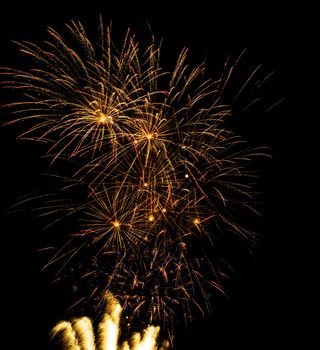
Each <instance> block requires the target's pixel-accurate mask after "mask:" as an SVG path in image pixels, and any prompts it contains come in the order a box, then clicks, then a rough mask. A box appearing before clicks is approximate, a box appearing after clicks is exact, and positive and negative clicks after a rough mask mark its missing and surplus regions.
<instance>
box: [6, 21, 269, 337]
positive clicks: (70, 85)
mask: <svg viewBox="0 0 320 350" xmlns="http://www.w3.org/2000/svg"><path fill="white" fill-rule="evenodd" d="M67 29H68V33H69V36H70V38H69V39H66V38H65V37H63V36H61V35H60V34H59V33H58V32H57V31H55V30H54V29H52V28H49V30H48V32H49V36H50V39H49V40H48V41H47V42H45V43H44V44H43V45H41V46H38V45H35V44H33V43H30V42H23V43H19V44H18V46H19V48H20V51H21V52H23V53H24V54H26V55H27V56H28V57H29V58H31V68H30V69H29V70H16V69H10V68H5V69H2V71H1V74H2V75H3V76H5V79H4V80H5V81H4V82H2V85H3V86H4V87H6V88H10V89H13V90H16V91H17V92H18V93H20V97H19V101H18V102H15V103H12V104H10V105H8V106H7V107H9V108H11V111H12V114H11V115H12V119H11V120H10V121H9V122H8V123H7V124H12V123H17V122H19V123H20V122H25V124H24V125H26V128H25V131H24V132H23V133H22V134H21V135H20V138H26V139H31V140H35V141H38V142H42V143H44V144H45V145H47V146H48V147H47V149H48V152H47V156H49V157H51V160H52V163H53V164H54V162H55V161H56V160H57V159H66V160H70V161H71V162H72V168H73V169H74V171H73V179H74V181H76V182H77V183H81V184H82V185H84V186H85V187H86V188H87V192H86V198H85V200H84V204H82V205H81V206H79V207H78V208H74V206H72V209H71V210H70V208H66V210H67V209H68V210H69V212H68V215H69V214H70V212H71V213H73V214H75V215H76V216H77V217H78V218H79V227H78V228H77V229H76V231H75V232H73V235H72V237H73V238H72V241H71V243H70V242H69V244H68V246H66V247H63V248H61V249H60V250H58V252H57V253H56V254H55V255H54V257H53V258H52V259H51V260H50V262H49V264H51V263H53V262H56V261H59V260H62V261H63V267H65V266H66V265H68V264H72V262H74V265H76V264H77V261H78V260H79V259H80V260H81V259H84V260H85V263H84V264H83V265H82V266H85V267H84V268H83V269H80V268H78V270H79V274H80V276H79V280H80V281H88V283H89V284H92V285H93V286H94V287H93V290H94V291H93V292H90V295H93V294H95V293H96V294H97V293H98V292H97V291H100V293H101V292H103V293H105V291H106V290H110V291H112V292H113V293H114V295H115V296H116V297H117V298H118V299H119V300H120V301H121V303H122V304H123V306H124V309H125V310H128V314H129V315H130V318H131V319H137V318H144V320H146V321H145V322H146V323H147V324H149V323H160V322H162V324H163V328H164V329H166V328H168V329H169V330H171V329H172V324H173V323H174V322H173V320H174V319H175V317H176V316H178V317H180V318H181V316H182V318H183V319H184V320H185V321H188V320H190V319H191V318H192V315H193V314H194V313H195V310H197V311H198V312H200V313H201V314H205V313H206V312H207V311H209V310H210V296H209V294H211V293H212V290H213V289H215V290H219V291H222V282H223V279H224V276H225V272H224V271H223V270H222V268H221V266H220V264H219V262H218V260H219V259H216V258H213V251H214V246H215V242H216V237H217V235H218V234H220V233H219V232H227V231H228V232H232V233H233V234H235V235H237V236H238V237H239V238H241V239H243V240H245V241H251V240H252V239H253V233H252V232H251V231H250V230H249V229H247V228H246V227H244V226H243V225H242V222H241V220H240V217H241V215H242V214H243V213H244V212H247V211H251V212H256V210H255V208H254V206H253V198H254V190H253V186H252V183H253V180H254V173H253V172H252V171H251V168H250V164H251V162H252V160H253V159H254V158H255V157H257V156H261V155H264V153H265V152H264V150H263V149H252V148H250V147H248V146H247V144H246V142H245V141H244V140H243V139H242V138H241V137H240V136H239V135H237V134H236V133H234V132H233V131H232V130H231V129H229V128H227V126H226V125H227V124H226V120H227V119H228V118H230V117H231V116H232V114H233V108H232V103H231V104H230V103H227V99H226V98H225V91H226V88H227V87H228V84H229V81H230V79H231V77H232V74H233V71H234V69H235V66H236V63H237V62H235V64H234V65H232V64H230V63H228V64H226V66H225V69H224V71H223V74H222V75H221V77H220V78H219V79H217V80H210V79H205V78H204V76H205V65H204V64H201V65H199V66H196V67H195V68H190V67H189V65H188V64H187V57H188V54H187V49H183V50H182V52H181V54H180V55H179V57H178V59H177V62H176V64H175V66H174V68H173V69H172V70H164V69H163V68H161V65H160V46H159V45H157V44H156V42H155V41H154V40H152V42H151V44H150V45H149V46H148V47H147V48H145V49H141V48H140V45H139V44H138V42H137V40H136V39H135V36H134V35H132V34H131V33H130V31H128V32H127V34H126V36H125V38H124V41H123V43H122V45H121V46H119V47H117V46H116V45H115V44H114V43H113V42H112V40H111V28H110V27H108V28H107V29H106V30H105V29H104V26H103V24H102V22H101V23H100V30H99V40H98V41H96V42H91V41H90V40H89V39H88V37H87V35H86V33H85V30H84V28H83V27H82V25H81V24H80V23H76V22H71V24H70V25H67ZM258 70H259V69H255V70H254V71H253V72H252V73H251V74H250V75H249V78H248V79H247V80H245V81H244V83H243V85H242V87H241V89H240V91H239V92H238V93H237V94H236V96H235V98H234V99H233V102H235V101H237V100H238V99H239V98H240V96H241V94H242V93H243V92H244V91H245V90H246V89H248V86H250V84H252V86H253V87H252V91H251V93H252V94H254V91H255V90H257V89H258V88H259V87H260V86H261V85H262V84H263V82H264V79H262V80H258V79H257V81H255V80H254V79H255V77H256V75H257V72H258ZM253 81H255V84H253V83H252V82H253ZM256 101H257V99H254V98H252V100H250V101H249V102H248V104H247V105H246V106H245V108H248V107H250V106H252V105H253V104H254V103H255V102H256ZM70 245H73V247H74V248H72V249H70V251H68V247H70ZM84 256H89V259H87V258H84ZM208 291H209V292H208Z"/></svg>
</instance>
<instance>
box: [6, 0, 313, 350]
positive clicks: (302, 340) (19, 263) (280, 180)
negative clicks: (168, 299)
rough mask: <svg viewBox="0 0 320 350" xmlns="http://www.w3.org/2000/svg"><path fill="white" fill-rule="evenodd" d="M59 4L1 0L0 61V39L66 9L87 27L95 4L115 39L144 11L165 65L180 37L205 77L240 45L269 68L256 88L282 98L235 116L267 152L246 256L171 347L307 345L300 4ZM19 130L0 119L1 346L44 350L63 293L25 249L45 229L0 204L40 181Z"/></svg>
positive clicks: (22, 36)
mask: <svg viewBox="0 0 320 350" xmlns="http://www.w3.org/2000/svg"><path fill="white" fill-rule="evenodd" d="M65 3H68V5H67V6H66V4H63V3H58V2H43V3H42V4H41V5H37V6H36V5H34V4H33V3H32V2H31V3H30V2H25V3H24V4H23V5H19V4H16V3H12V4H10V2H8V3H7V4H6V5H5V7H2V8H1V10H0V16H1V19H0V40H1V45H0V48H1V55H0V65H1V66H16V65H17V64H21V63H19V62H22V61H19V59H18V57H17V54H16V50H15V47H14V45H13V44H12V43H11V42H10V40H18V41H19V40H30V41H33V42H39V41H41V40H43V39H45V38H46V27H47V26H52V27H54V28H56V29H58V30H59V29H63V24H64V23H65V22H68V21H69V20H71V19H79V20H80V21H81V22H82V23H83V24H84V25H85V26H86V28H88V29H89V32H92V33H94V32H95V29H96V25H97V21H98V17H99V14H100V13H101V14H102V15H103V18H104V20H105V23H108V22H109V20H111V19H112V20H113V24H114V33H115V35H116V36H117V33H119V36H120V37H121V35H123V33H124V32H125V30H126V28H127V27H128V26H130V27H131V28H132V29H133V31H135V32H138V34H139V35H140V36H139V38H143V35H144V34H143V33H148V27H147V25H146V23H147V21H148V23H149V24H150V25H151V28H152V29H153V32H154V34H155V36H156V37H157V38H163V39H164V44H163V47H164V53H163V59H164V61H165V62H171V63H173V62H174V60H175V59H176V57H177V55H178V53H179V51H180V50H181V49H182V48H183V47H184V46H188V47H189V48H190V58H191V59H190V61H191V63H192V64H199V63H200V62H201V60H202V59H203V58H205V59H206V61H207V64H208V76H210V75H212V76H215V77H216V76H217V73H216V72H219V69H220V70H221V67H222V64H223V62H224V60H225V58H226V57H227V55H228V54H231V55H235V56H236V55H238V54H239V53H240V52H241V51H242V50H243V49H244V48H247V49H248V53H247V55H246V58H245V62H247V63H248V66H249V67H250V66H251V67H252V66H255V65H258V64H260V63H262V64H263V66H264V68H265V71H266V72H272V71H275V74H274V77H273V78H272V80H271V81H270V83H269V85H268V88H267V89H266V103H269V102H270V103H271V102H272V101H273V102H274V101H276V100H280V99H284V102H283V103H281V104H280V105H279V106H278V107H277V108H276V109H274V110H273V111H272V112H271V113H269V114H267V115H262V116H261V115H260V116H257V117H256V118H253V116H251V117H250V118H247V119H244V121H243V124H241V123H240V124H241V125H240V129H241V130H242V131H243V133H244V134H245V136H246V137H247V139H249V141H250V142H252V144H254V145H260V146H268V147H270V149H271V154H272V156H273V159H272V160H268V161H265V162H263V164H261V169H260V170H261V190H262V191H263V192H264V193H265V196H264V202H265V203H266V204H265V205H264V206H263V208H262V212H263V218H262V222H260V223H259V228H260V233H261V235H262V236H263V240H262V242H261V243H260V248H259V249H258V250H257V251H256V252H255V256H254V257H249V256H248V257H246V258H245V261H244V262H243V264H241V265H242V266H239V268H237V266H234V268H235V270H236V271H237V276H236V277H235V278H234V280H233V281H232V282H230V285H228V290H227V293H228V297H227V298H223V297H221V298H218V299H217V300H216V302H215V303H214V304H213V308H214V312H213V314H212V315H211V316H210V317H207V319H205V320H195V321H194V322H193V323H192V324H190V325H189V327H188V329H187V330H185V329H184V327H182V326H178V328H177V332H176V338H177V346H176V350H182V349H184V350H188V349H195V348H196V349H204V348H206V349H215V350H222V349H234V348H241V349H247V350H249V349H262V348H268V349H275V348H282V349H288V348H291V347H292V345H295V344H304V345H303V346H301V347H300V348H301V349H309V348H310V347H309V346H308V345H307V343H308V341H309V340H310V337H309V335H308V332H309V331H305V329H307V325H306V319H305V317H304V315H306V310H308V307H307V306H306V295H307V293H306V292H305V290H306V289H307V290H308V282H310V277H307V274H308V273H309V272H308V271H307V270H308V269H307V268H305V267H304V262H305V256H309V254H308V253H307V249H308V245H307V243H306V241H307V240H308V236H309V235H310V233H309V231H308V229H307V226H306V225H304V226H301V227H300V224H299V221H300V220H299V219H300V218H301V212H300V209H299V208H298V207H299V206H300V205H301V202H300V203H298V202H299V201H298V198H299V196H300V195H301V194H302V192H303V191H304V190H303V189H302V187H301V186H296V185H295V186H293V185H292V184H293V183H295V184H297V183H298V181H301V180H299V172H300V168H301V166H302V165H301V163H303V162H306V160H305V159H304V158H303V157H302V156H300V155H298V153H297V150H298V149H300V146H299V145H298V143H299V142H301V143H302V141H301V138H300V136H301V137H302V134H303V130H304V129H305V126H304V124H303V120H306V119H300V117H301V114H300V111H299V108H301V109H302V107H299V104H300V106H302V104H303V96H302V94H300V92H298V91H297V90H298V89H301V83H299V81H302V79H303V76H304V74H307V73H305V70H304V68H303V66H304V67H306V63H307V62H309V61H308V59H307V57H308V55H309V49H308V48H309V39H310V36H311V35H312V31H311V27H310V29H309V27H308V26H302V25H301V24H300V22H301V21H307V22H308V23H309V24H312V23H311V22H312V21H311V19H310V21H309V20H308V19H309V17H308V16H307V12H308V11H306V10H305V9H300V8H292V7H290V8H289V7H288V8H285V7H281V8H280V7H279V6H278V5H276V4H272V3H270V2H265V3H261V2H256V5H251V6H243V7H242V6H240V5H237V6H236V7H234V5H233V4H231V3H230V4H228V2H223V3H224V5H221V4H220V3H218V2H215V1H212V2H211V3H212V6H210V7H209V5H207V4H206V2H205V1H195V2H194V4H193V5H186V4H183V2H182V4H180V5H179V6H178V5H176V4H175V5H173V1H171V2H162V1H158V2H151V1H150V2H149V3H148V5H143V4H142V3H141V4H140V2H135V4H133V2H131V4H130V5H129V6H128V5H126V3H124V2H120V1H119V2H115V3H111V2H109V1H100V2H97V1H95V0H93V1H88V2H86V3H85V4H83V5H74V6H71V4H70V2H67V1H65ZM97 3H99V5H98V4H97ZM208 3H209V2H208ZM2 6H3V5H2ZM309 11H310V12H311V10H309ZM310 42H311V41H310ZM310 52H311V51H310ZM310 64H311V63H310ZM308 68H309V67H307V69H308ZM298 87H299V88H298ZM0 98H1V104H3V103H5V102H6V101H8V100H10V99H9V97H8V93H4V92H1V97H0ZM2 114H3V113H2ZM305 118H306V117H305ZM298 125H299V128H301V129H300V132H301V133H300V136H298V133H297V129H296V127H297V126H298ZM19 131H20V130H19V126H18V125H17V126H16V127H1V128H0V143H1V147H0V152H1V153H0V157H1V171H0V174H1V190H2V193H1V201H0V203H1V227H0V228H1V265H0V266H1V279H0V281H1V292H2V293H1V295H2V297H1V301H2V307H1V310H2V318H3V319H4V320H6V322H5V324H4V325H3V326H2V327H1V328H2V329H1V334H2V337H5V338H7V339H9V342H10V343H11V344H12V345H10V346H9V347H7V348H8V349H9V348H10V349H47V348H48V345H47V343H48V339H47V333H48V331H49V330H50V328H51V327H52V326H53V325H54V324H55V323H56V322H57V321H58V320H60V319H61V317H64V314H63V308H64V306H65V300H66V299H67V298H68V296H67V295H64V293H63V291H62V290H61V288H60V289H59V288H56V287H55V286H52V285H51V277H52V276H50V274H40V269H41V266H42V264H43V263H44V261H45V259H44V258H43V256H41V255H39V254H38V253H37V252H36V250H37V249H38V248H39V246H41V244H42V243H43V242H45V240H46V238H44V235H46V233H45V232H42V231H41V229H40V225H39V224H38V223H37V222H35V221H34V218H33V214H32V213H31V212H30V211H28V209H26V210H25V211H24V212H23V213H16V214H14V215H13V214H10V215H9V214H7V211H8V210H7V208H8V207H9V206H10V205H12V204H14V203H15V201H16V199H17V198H19V197H20V196H22V195H24V194H27V193H30V192H33V191H35V190H37V191H38V190H41V189H43V188H45V183H44V182H42V181H45V180H44V179H43V178H42V180H41V177H39V176H38V174H39V173H40V172H42V171H43V167H45V166H46V162H45V160H40V157H41V155H42V150H41V148H39V147H37V145H35V144H33V143H26V142H22V141H16V139H15V138H16V136H17V134H18V132H19ZM297 138H299V140H300V141H299V142H298V140H297ZM259 166H260V165H259ZM235 260H236V259H235ZM303 286H304V287H303ZM79 316H80V315H79ZM195 344H197V346H196V347H195ZM206 346H207V347H206ZM1 348H2V347H1Z"/></svg>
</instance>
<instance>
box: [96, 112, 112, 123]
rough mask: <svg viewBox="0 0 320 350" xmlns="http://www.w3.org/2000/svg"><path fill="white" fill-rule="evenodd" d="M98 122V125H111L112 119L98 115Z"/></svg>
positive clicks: (102, 114)
mask: <svg viewBox="0 0 320 350" xmlns="http://www.w3.org/2000/svg"><path fill="white" fill-rule="evenodd" d="M98 122H99V123H100V124H106V123H110V124H113V120H112V117H107V116H106V115H105V114H104V113H101V114H100V116H99V118H98Z"/></svg>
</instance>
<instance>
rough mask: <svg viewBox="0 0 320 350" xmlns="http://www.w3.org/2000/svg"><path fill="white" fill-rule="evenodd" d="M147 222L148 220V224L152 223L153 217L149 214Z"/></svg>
mask: <svg viewBox="0 0 320 350" xmlns="http://www.w3.org/2000/svg"><path fill="white" fill-rule="evenodd" d="M148 220H149V221H150V222H153V221H154V216H153V215H152V214H151V215H149V218H148Z"/></svg>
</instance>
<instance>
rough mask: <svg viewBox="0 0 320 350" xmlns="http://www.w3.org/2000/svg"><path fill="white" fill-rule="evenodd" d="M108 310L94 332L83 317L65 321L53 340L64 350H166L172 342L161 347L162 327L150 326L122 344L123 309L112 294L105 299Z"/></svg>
mask: <svg viewBox="0 0 320 350" xmlns="http://www.w3.org/2000/svg"><path fill="white" fill-rule="evenodd" d="M105 301H106V307H105V312H104V314H103V316H102V319H101V321H100V323H99V325H98V329H97V332H96V333H95V332H94V329H93V326H92V321H91V320H90V319H89V318H88V317H81V318H77V319H74V320H72V321H71V322H67V321H61V322H59V323H58V324H57V325H56V326H55V327H54V328H53V329H52V331H51V338H52V340H53V341H54V342H57V343H59V344H60V348H61V349H63V350H166V349H168V348H169V342H168V341H164V342H162V344H161V345H158V335H159V331H160V327H158V326H157V327H154V326H149V327H147V328H146V329H145V330H143V331H142V332H141V333H133V334H132V336H131V337H130V339H128V340H125V341H124V342H123V343H122V344H121V345H120V344H119V335H120V316H121V311H122V307H121V305H120V303H119V302H118V300H117V299H116V298H115V297H114V296H113V295H112V294H111V293H107V294H106V296H105Z"/></svg>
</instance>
